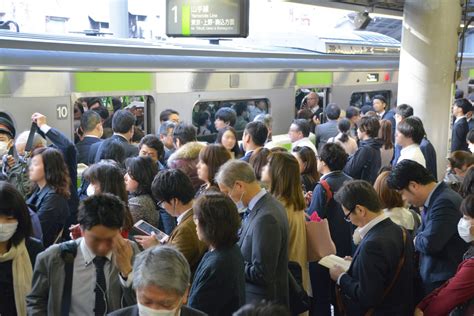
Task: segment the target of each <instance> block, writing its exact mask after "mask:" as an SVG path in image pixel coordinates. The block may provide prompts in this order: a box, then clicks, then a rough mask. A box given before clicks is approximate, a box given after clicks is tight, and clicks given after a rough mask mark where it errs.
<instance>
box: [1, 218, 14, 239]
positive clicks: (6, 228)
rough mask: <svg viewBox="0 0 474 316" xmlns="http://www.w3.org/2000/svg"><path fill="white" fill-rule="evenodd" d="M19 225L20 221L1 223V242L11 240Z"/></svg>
mask: <svg viewBox="0 0 474 316" xmlns="http://www.w3.org/2000/svg"><path fill="white" fill-rule="evenodd" d="M17 227H18V222H16V223H8V224H0V242H5V241H8V240H10V238H12V236H13V234H15V232H16V229H17Z"/></svg>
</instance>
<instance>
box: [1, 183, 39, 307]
mask: <svg viewBox="0 0 474 316" xmlns="http://www.w3.org/2000/svg"><path fill="white" fill-rule="evenodd" d="M0 201H2V202H1V204H0V226H2V228H1V230H0V297H1V299H0V315H20V316H23V315H26V314H27V313H26V301H25V297H26V295H27V294H28V293H29V292H30V291H31V282H32V276H33V267H34V265H35V261H36V256H37V255H38V253H40V252H41V251H43V246H42V245H41V242H40V241H39V240H37V239H33V238H31V234H32V228H31V220H30V215H29V213H28V207H27V206H26V203H25V200H24V199H23V196H22V195H21V194H20V192H18V191H17V190H16V189H15V187H14V186H12V185H11V184H9V183H7V182H4V181H0Z"/></svg>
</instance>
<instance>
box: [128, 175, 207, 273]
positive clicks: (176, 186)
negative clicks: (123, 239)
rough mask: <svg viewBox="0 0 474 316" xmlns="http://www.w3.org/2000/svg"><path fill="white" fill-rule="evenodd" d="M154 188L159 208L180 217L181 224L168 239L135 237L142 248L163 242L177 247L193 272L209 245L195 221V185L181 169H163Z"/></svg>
mask: <svg viewBox="0 0 474 316" xmlns="http://www.w3.org/2000/svg"><path fill="white" fill-rule="evenodd" d="M151 191H152V193H153V196H154V197H155V199H157V200H158V201H159V202H158V203H157V204H158V206H159V207H162V208H164V209H165V210H166V212H167V213H168V214H169V215H171V216H173V217H176V218H177V222H178V225H177V226H176V227H175V228H174V229H173V231H172V232H171V234H170V236H169V239H168V240H158V239H157V237H156V236H155V235H154V234H152V235H151V236H135V239H136V240H137V242H138V243H139V244H140V245H142V247H143V248H150V247H153V246H156V245H159V244H160V243H165V244H167V245H171V246H175V247H176V249H178V250H179V251H181V253H182V254H183V255H184V256H185V257H186V259H187V260H188V262H189V266H190V267H191V271H192V272H193V273H194V271H195V270H196V268H197V266H198V264H199V261H201V258H202V256H203V255H204V253H205V252H206V249H207V246H206V244H205V243H203V242H202V241H200V240H199V238H198V236H197V233H196V224H195V223H194V221H193V215H194V212H193V203H194V200H193V198H194V192H195V191H194V188H193V185H192V183H191V180H190V179H189V177H188V176H187V175H186V174H185V173H184V172H183V171H181V170H179V169H170V170H163V171H160V172H159V173H158V174H157V175H156V177H155V179H154V180H153V183H152V184H151Z"/></svg>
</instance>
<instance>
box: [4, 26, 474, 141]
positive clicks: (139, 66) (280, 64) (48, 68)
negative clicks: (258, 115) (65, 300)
mask: <svg viewBox="0 0 474 316" xmlns="http://www.w3.org/2000/svg"><path fill="white" fill-rule="evenodd" d="M369 44H370V43H369ZM366 45H367V44H366ZM374 45H375V44H374ZM0 47H1V48H0V83H1V84H0V111H3V112H6V113H8V114H10V116H11V117H13V119H14V121H15V122H14V123H15V125H16V127H17V130H19V131H22V130H28V129H29V125H30V123H31V121H30V120H29V117H30V116H31V114H32V113H33V112H41V113H43V114H45V115H46V116H47V117H48V122H50V125H52V126H55V127H56V128H58V129H59V130H61V131H63V132H64V133H65V134H66V135H70V136H71V137H73V133H74V115H73V113H74V104H75V102H76V101H77V100H79V99H81V98H88V97H98V98H103V99H104V98H110V97H117V98H120V97H125V96H127V97H132V98H134V97H136V98H139V99H140V100H142V101H143V104H144V131H145V133H156V132H157V130H158V128H159V124H160V122H159V114H160V112H161V111H162V110H164V109H168V108H171V109H174V110H176V111H178V112H179V113H180V117H181V120H183V121H187V122H193V118H194V116H193V113H195V112H196V111H199V109H200V108H202V105H203V104H207V105H211V106H214V105H217V106H221V105H223V104H229V103H235V102H240V101H245V102H247V103H248V104H250V105H251V104H255V103H256V102H258V101H259V100H265V103H266V104H267V108H266V109H265V110H266V111H267V112H269V113H270V114H271V115H272V118H273V134H274V135H278V134H282V135H284V134H286V133H287V131H288V127H289V125H290V124H291V121H292V120H293V119H294V117H295V110H294V109H295V98H296V96H297V95H298V94H299V93H300V92H301V91H305V89H306V90H313V91H316V92H318V93H319V95H320V96H321V99H322V105H323V106H324V105H326V104H328V103H329V102H331V103H332V102H333V103H336V104H338V105H340V106H341V108H342V109H344V108H347V107H348V106H350V105H354V106H359V107H360V106H361V105H364V104H365V103H367V102H370V100H371V97H372V96H373V95H375V94H382V95H384V96H385V97H386V99H387V100H388V103H389V104H390V106H391V107H394V106H396V102H397V86H398V68H399V54H394V53H389V54H365V55H364V54H356V55H350V54H333V53H319V52H315V51H308V50H307V49H298V48H292V47H244V46H242V47H239V46H238V45H235V46H223V45H210V44H207V45H205V44H187V45H185V44H181V43H176V42H143V41H137V40H126V39H104V38H100V37H97V38H95V37H94V38H89V37H72V36H58V35H48V34H41V35H38V34H26V33H13V32H8V31H1V30H0ZM369 51H370V50H369ZM471 69H472V70H474V58H471V56H464V62H463V67H462V76H461V77H462V79H461V80H460V81H459V82H458V83H457V85H458V86H459V87H460V88H463V89H465V90H466V91H468V90H469V91H470V90H471V84H474V71H471ZM194 123H195V122H194Z"/></svg>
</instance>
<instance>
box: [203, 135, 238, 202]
mask: <svg viewBox="0 0 474 316" xmlns="http://www.w3.org/2000/svg"><path fill="white" fill-rule="evenodd" d="M229 159H231V156H230V153H229V151H228V150H227V149H225V148H224V147H223V146H221V145H217V144H212V145H207V146H206V147H203V148H202V149H201V151H200V152H199V162H198V164H197V174H198V177H199V179H201V180H202V181H204V184H203V185H202V186H201V187H200V188H199V190H198V192H197V193H196V197H197V196H200V195H201V194H202V193H204V192H205V191H208V190H210V189H212V188H215V189H216V190H217V191H218V190H219V187H218V186H217V184H216V182H215V181H214V177H215V175H216V174H217V171H219V168H220V166H222V165H223V164H224V163H225V162H226V161H227V160H229Z"/></svg>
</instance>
